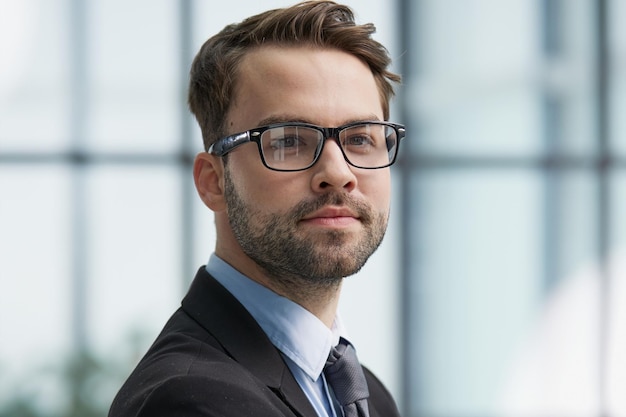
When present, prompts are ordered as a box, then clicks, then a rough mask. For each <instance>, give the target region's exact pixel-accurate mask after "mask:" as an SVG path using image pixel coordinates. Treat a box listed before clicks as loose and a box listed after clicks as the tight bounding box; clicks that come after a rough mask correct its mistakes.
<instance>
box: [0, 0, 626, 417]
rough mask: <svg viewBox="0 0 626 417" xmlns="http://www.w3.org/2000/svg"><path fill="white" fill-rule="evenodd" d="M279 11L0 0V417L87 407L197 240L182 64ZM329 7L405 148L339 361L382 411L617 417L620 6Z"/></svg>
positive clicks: (119, 376) (208, 239)
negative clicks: (385, 58)
mask: <svg viewBox="0 0 626 417" xmlns="http://www.w3.org/2000/svg"><path fill="white" fill-rule="evenodd" d="M291 3H292V2H289V1H284V0H282V1H280V0H271V1H269V0H268V1H263V2H260V1H252V0H246V1H244V0H231V1H228V2H226V3H224V2H217V1H209V0H130V1H129V0H124V1H122V0H0V416H2V417H4V416H11V417H21V416H50V417H56V416H64V417H65V416H81V417H88V416H104V415H106V410H107V408H108V405H109V403H110V401H111V399H112V397H113V395H114V394H115V392H116V391H117V389H118V388H119V386H120V384H121V383H122V381H123V380H124V379H125V377H126V376H127V375H128V373H129V372H130V370H131V369H132V368H133V366H134V364H135V363H136V362H137V361H138V360H139V358H140V357H141V355H142V354H143V352H145V350H146V349H147V347H148V346H149V345H150V343H151V342H152V340H153V339H154V337H156V334H157V333H158V331H159V330H160V329H161V327H162V325H163V323H164V322H165V320H167V318H168V317H169V316H170V314H171V313H172V312H173V310H174V309H175V308H176V307H177V306H178V305H179V303H180V299H181V298H182V296H183V295H184V293H185V291H186V288H187V285H188V284H189V282H190V280H191V279H192V278H193V275H194V273H195V271H196V269H197V268H198V267H199V266H200V265H202V264H204V263H205V262H206V260H207V259H208V257H209V254H210V253H211V250H212V248H213V245H214V240H215V235H214V231H213V224H212V214H211V212H210V211H209V210H208V209H206V208H205V207H204V206H203V205H202V204H201V203H200V201H199V199H198V198H197V197H196V195H195V191H194V189H193V184H192V178H191V171H190V163H191V160H192V157H193V155H194V154H195V153H196V152H198V151H200V150H201V139H200V135H199V130H198V128H197V127H196V125H195V122H194V121H193V120H192V118H191V116H190V115H189V114H188V111H187V109H186V106H185V103H184V100H185V89H186V84H187V72H188V69H189V65H190V62H191V60H192V58H193V55H194V54H195V52H196V51H197V50H198V48H199V47H200V45H201V44H202V42H203V41H204V40H206V39H207V38H208V37H209V36H211V35H212V34H214V33H215V32H217V31H219V30H220V29H221V28H222V27H223V26H224V25H226V24H228V23H231V22H234V21H239V20H241V19H242V18H244V17H246V16H249V15H252V14H254V13H256V12H260V11H262V10H266V9H268V8H272V7H282V6H286V5H289V4H291ZM346 3H347V4H349V5H351V6H353V7H354V8H355V11H356V14H357V20H358V21H360V22H370V21H371V22H375V23H376V26H377V27H378V33H377V35H376V37H377V39H378V40H380V41H381V42H382V43H384V44H385V45H387V46H388V48H389V50H390V52H391V55H392V57H393V58H394V70H396V71H398V72H401V73H402V74H403V75H404V85H403V86H402V88H401V89H400V90H399V94H398V99H397V100H396V102H395V105H394V108H393V109H392V120H393V121H397V122H403V123H405V124H406V125H407V127H408V132H409V133H408V137H407V139H406V140H405V141H404V142H403V144H402V158H401V160H400V161H399V162H398V163H397V165H396V166H394V167H393V181H394V187H395V188H394V191H395V199H394V202H393V213H392V216H393V218H392V224H391V226H390V230H389V232H388V234H387V237H386V239H385V242H384V244H383V246H382V247H381V248H380V250H379V251H378V252H377V253H376V254H375V255H374V256H373V257H372V259H371V260H370V262H369V263H368V264H367V265H366V267H365V268H364V270H363V271H361V272H360V273H359V274H358V275H357V276H354V277H350V278H349V279H348V280H347V283H346V286H345V290H344V294H343V298H342V303H341V313H342V316H343V318H344V321H345V322H346V324H347V327H348V330H349V332H350V334H351V336H352V338H353V339H354V341H355V344H356V345H357V348H358V351H359V356H360V357H361V359H362V360H363V362H365V363H366V364H367V365H368V366H369V367H370V368H372V369H373V370H374V372H375V373H377V374H378V375H379V376H380V377H381V378H382V379H383V381H384V382H385V383H386V384H387V385H388V387H389V388H390V390H391V391H392V392H393V393H394V395H395V396H396V398H397V399H398V400H399V403H400V405H401V407H402V409H403V410H404V415H405V416H406V417H414V416H429V417H430V416H437V417H439V416H440V417H476V416H515V417H516V416H520V417H522V416H524V417H526V416H527V417H547V416H555V417H561V416H581V417H583V416H585V417H587V416H589V417H591V416H603V417H609V416H626V399H625V398H626V397H624V394H623V393H624V392H626V307H625V306H626V302H625V300H626V250H624V248H625V246H626V222H625V221H624V220H623V219H622V216H621V213H623V212H624V210H626V155H625V152H626V25H624V24H623V22H624V21H625V20H626V0H536V1H529V0H397V1H395V2H389V1H386V0H351V1H347V2H346Z"/></svg>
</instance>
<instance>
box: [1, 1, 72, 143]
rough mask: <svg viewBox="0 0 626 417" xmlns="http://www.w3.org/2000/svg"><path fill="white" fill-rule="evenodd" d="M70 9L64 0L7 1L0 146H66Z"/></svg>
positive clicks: (3, 18)
mask: <svg viewBox="0 0 626 417" xmlns="http://www.w3.org/2000/svg"><path fill="white" fill-rule="evenodd" d="M67 22H68V9H67V5H66V2H64V1H60V0H50V1H47V0H23V1H10V2H3V4H2V13H1V16H0V53H1V55H2V64H1V65H0V152H8V151H19V152H25V151H28V152H45V151H59V150H62V149H65V148H67V146H68V144H69V142H70V137H69V114H68V113H69V96H70V85H69V80H68V78H69V65H70V64H69V63H70V62H71V59H70V54H69V50H68V40H69V38H70V37H69V34H68V30H67Z"/></svg>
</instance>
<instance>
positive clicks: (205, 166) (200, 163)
mask: <svg viewBox="0 0 626 417" xmlns="http://www.w3.org/2000/svg"><path fill="white" fill-rule="evenodd" d="M193 179H194V182H195V184H196V190H197V191H198V195H199V196H200V199H202V201H203V202H204V204H206V206H207V207H208V208H210V209H211V210H213V211H215V212H218V211H222V210H225V209H226V201H225V199H224V164H223V162H222V160H221V158H219V157H217V156H215V155H211V154H210V153H208V152H201V153H199V154H198V155H196V159H195V160H194V162H193Z"/></svg>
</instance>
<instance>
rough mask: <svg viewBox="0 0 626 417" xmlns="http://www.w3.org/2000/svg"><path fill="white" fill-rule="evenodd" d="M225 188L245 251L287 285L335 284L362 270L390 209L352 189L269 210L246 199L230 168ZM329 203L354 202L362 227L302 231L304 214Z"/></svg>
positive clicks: (232, 220)
mask: <svg viewBox="0 0 626 417" xmlns="http://www.w3.org/2000/svg"><path fill="white" fill-rule="evenodd" d="M225 171H226V172H225V178H224V187H225V198H226V202H227V205H228V218H229V222H230V227H231V229H232V231H233V234H234V235H235V238H236V239H237V241H238V243H239V245H240V246H241V248H242V250H243V252H244V253H245V254H246V255H247V256H248V257H249V258H251V259H252V260H253V261H254V262H255V263H256V264H257V265H259V266H260V267H261V268H262V269H263V270H264V271H265V272H266V273H267V274H268V276H269V277H270V278H271V279H272V280H274V281H275V282H277V283H278V284H281V285H282V286H288V285H293V284H296V285H305V286H313V287H324V288H325V287H330V286H334V285H337V284H338V283H339V282H340V281H341V279H342V278H344V277H347V276H349V275H353V274H355V273H356V272H358V271H359V270H360V269H361V268H362V267H363V265H364V264H365V262H366V261H367V259H368V258H369V257H370V256H371V255H372V254H373V253H374V252H375V251H376V249H377V248H378V246H379V245H380V243H381V241H382V239H383V237H384V235H385V231H386V229H387V220H388V214H387V213H383V212H376V211H375V210H374V209H373V208H372V207H371V206H370V205H369V204H367V203H365V202H362V201H359V200H357V199H355V198H353V197H351V196H349V195H347V194H338V193H328V194H323V195H321V196H319V197H317V198H315V199H311V200H306V201H302V202H301V203H299V204H298V205H296V206H295V207H293V208H292V209H290V210H289V211H288V212H287V213H281V214H276V213H274V214H272V213H263V212H262V211H261V210H259V209H256V208H255V207H254V204H253V203H249V202H246V201H244V199H243V198H242V197H241V195H240V194H239V192H238V191H237V189H236V188H235V186H234V184H233V181H232V178H231V176H230V173H229V169H228V168H226V170H225ZM327 205H337V206H344V207H348V208H350V209H351V210H353V211H354V212H355V213H356V214H357V216H358V217H359V221H360V222H361V226H362V230H361V231H360V232H359V233H358V235H357V236H355V234H354V232H346V231H342V230H322V231H320V232H316V233H307V234H305V233H303V232H302V230H299V229H300V228H299V226H300V224H299V223H300V221H301V220H302V218H303V217H304V216H306V215H307V214H310V213H312V212H314V211H316V210H319V209H320V208H322V207H324V206H327Z"/></svg>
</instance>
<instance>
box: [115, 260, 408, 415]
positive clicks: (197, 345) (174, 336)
mask: <svg viewBox="0 0 626 417" xmlns="http://www.w3.org/2000/svg"><path fill="white" fill-rule="evenodd" d="M364 372H365V376H366V378H367V383H368V386H369V390H370V399H369V409H370V415H371V417H397V416H399V414H398V410H397V408H396V405H395V403H394V401H393V399H392V397H391V395H390V394H389V392H388V391H387V390H386V389H385V387H384V386H383V385H382V383H381V382H380V381H379V380H378V379H377V378H376V377H375V376H374V375H372V373H371V372H369V371H368V370H367V369H365V368H364ZM131 416H132V417H140V416H141V417H148V416H150V417H153V416H164V417H165V416H167V417H169V416H181V417H182V416H185V417H194V416H220V417H227V416H232V417H246V416H259V417H261V416H263V417H277V416H291V417H293V416H302V417H316V416H317V414H316V413H315V410H314V409H313V407H312V406H311V404H310V403H309V401H308V399H307V397H306V395H305V394H304V392H303V391H302V390H301V388H300V386H299V385H298V383H297V382H296V380H295V379H294V377H293V375H292V374H291V372H290V370H289V368H288V367H287V365H286V364H285V362H284V361H283V358H282V356H281V354H280V352H279V351H278V350H277V349H276V348H275V347H274V345H273V344H272V342H271V341H270V340H269V339H268V338H267V336H266V335H265V333H264V332H263V330H262V329H261V327H260V326H259V325H258V324H257V322H256V321H255V320H254V318H253V317H252V316H251V315H250V314H249V313H248V311H247V310H246V309H245V308H244V307H243V306H242V305H241V304H240V303H239V301H237V299H236V298H234V297H233V295H232V294H230V293H229V292H228V291H227V290H226V289H225V288H224V287H223V286H222V285H220V284H219V283H218V282H217V281H216V280H215V279H214V278H213V277H211V276H210V275H209V274H208V273H207V272H206V270H205V269H204V268H201V269H200V271H199V272H198V274H197V275H196V278H195V279H194V281H193V283H192V285H191V288H190V290H189V292H188V294H187V296H186V297H185V298H184V300H183V302H182V306H181V308H180V309H178V311H176V312H175V313H174V315H173V316H172V317H171V318H170V320H169V321H168V323H167V324H166V325H165V328H164V329H163V331H162V332H161V334H160V335H159V336H158V338H157V339H156V341H155V342H154V344H153V345H152V347H151V348H150V350H149V351H148V352H147V353H146V355H145V356H144V358H143V359H142V360H141V361H140V362H139V364H138V365H137V367H136V368H135V370H134V371H133V373H132V374H131V375H130V377H129V378H128V380H127V381H126V383H125V384H124V385H123V386H122V388H121V390H120V391H119V393H118V394H117V396H116V398H115V400H114V401H113V404H112V406H111V409H110V411H109V417H131Z"/></svg>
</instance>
